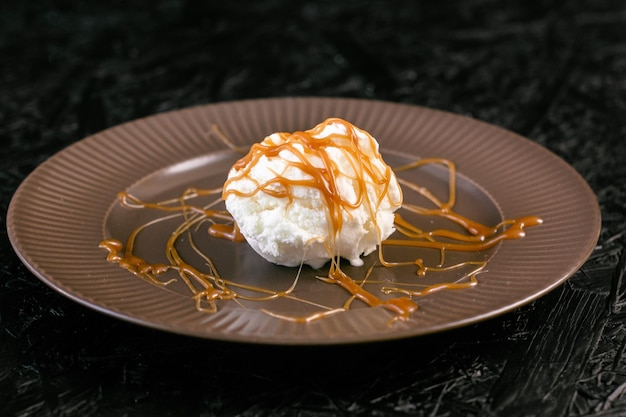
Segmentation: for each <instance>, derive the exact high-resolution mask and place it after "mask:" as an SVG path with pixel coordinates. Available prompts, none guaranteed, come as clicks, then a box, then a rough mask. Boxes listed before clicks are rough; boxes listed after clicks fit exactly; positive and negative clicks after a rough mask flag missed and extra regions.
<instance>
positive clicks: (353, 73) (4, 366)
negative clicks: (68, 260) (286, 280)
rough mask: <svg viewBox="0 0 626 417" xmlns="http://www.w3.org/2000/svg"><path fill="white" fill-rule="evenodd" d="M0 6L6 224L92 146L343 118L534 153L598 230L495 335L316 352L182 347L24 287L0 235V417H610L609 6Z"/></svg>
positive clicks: (622, 31) (621, 92) (617, 56)
mask: <svg viewBox="0 0 626 417" xmlns="http://www.w3.org/2000/svg"><path fill="white" fill-rule="evenodd" d="M8 3H10V2H8V1H3V2H1V4H0V141H1V149H2V151H1V156H0V215H1V216H2V220H3V223H4V221H5V220H6V216H5V215H6V210H7V207H8V204H9V201H10V198H11V195H12V194H13V192H14V191H15V190H16V188H17V187H18V185H19V184H20V182H21V181H22V180H24V178H25V177H26V176H27V175H28V174H29V173H30V172H31V171H32V170H33V169H34V168H35V167H36V166H37V165H38V164H39V163H41V162H42V161H44V160H45V159H46V158H48V157H49V156H51V155H52V154H54V153H55V152H57V151H60V150H61V149H63V148H64V147H66V146H68V145H70V144H72V143H74V142H76V141H77V140H79V139H81V138H83V137H84V136H86V135H88V134H90V133H93V132H96V131H99V130H101V129H104V128H107V127H110V126H113V125H116V124H119V123H121V122H125V121H128V120H132V119H135V118H138V117H141V116H146V115H151V114H154V113H157V112H162V111H166V110H170V109H178V108H182V107H186V106H190V105H195V104H204V103H210V102H220V101H226V100H234V99H245V98H256V97H275V96H344V97H365V98H373V99H382V100H390V101H397V102H406V103H413V104H419V105H425V106H430V107H435V108H439V109H444V110H449V111H453V112H456V113H461V114H465V115H470V116H473V117H475V118H478V119H481V120H484V121H487V122H490V123H494V124H496V125H499V126H502V127H505V128H507V129H510V130H513V131H515V132H518V133H520V134H522V135H524V136H526V137H529V138H530V139H532V140H535V141H537V142H538V143H540V144H542V145H544V146H546V147H547V148H548V149H550V150H552V151H553V152H555V153H556V154H558V155H559V156H561V157H562V158H564V159H565V160H566V161H567V162H569V163H570V164H572V165H573V166H574V168H575V169H576V170H577V171H578V172H580V174H581V175H583V177H584V178H585V179H586V180H587V181H588V182H589V184H590V185H591V187H592V188H593V190H594V191H595V193H596V195H597V197H598V200H599V202H600V206H601V209H602V216H603V228H602V233H601V237H600V241H599V243H598V247H597V248H596V250H595V252H594V253H593V255H592V256H591V258H590V260H589V261H588V262H587V263H586V264H585V266H584V267H583V268H582V269H581V271H579V272H578V273H576V274H575V276H574V277H573V278H572V279H571V280H570V281H568V282H567V283H566V284H564V285H563V286H561V287H560V288H559V289H557V290H555V291H554V292H552V293H550V294H549V295H547V296H546V297H544V298H542V299H540V300H538V301H536V302H534V303H532V304H530V305H528V306H526V307H523V308H521V309H519V310H517V311H515V312H513V313H510V314H507V315H504V316H501V317H499V318H497V319H494V320H490V321H488V322H485V323H481V324H478V325H474V326H470V327H467V328H463V329H459V330H455V331H451V332H447V333H443V334H438V335H433V336H428V337H421V338H414V339H409V340H401V341H396V342H389V343H379V344H365V345H355V346H328V347H320V348H316V347H307V348H297V347H270V346H249V345H243V344H242V345H238V344H230V343H224V342H213V341H208V340H198V339H192V338H187V337H182V336H176V335H170V334H166V333H162V332H159V331H156V330H150V329H146V328H142V327H137V326H134V325H131V324H128V323H125V322H122V321H118V320H116V319H113V318H110V317H107V316H104V315H101V314H99V313H96V312H94V311H91V310H89V309H87V308H85V307H82V306H80V305H78V304H75V303H73V302H72V301H69V300H68V299H66V298H64V297H62V296H61V295H59V294H57V293H56V292H54V291H53V290H51V289H49V288H48V287H46V286H45V285H44V284H42V283H40V282H39V281H38V280H37V279H36V278H35V277H34V276H33V275H32V274H31V273H30V272H28V270H27V269H26V268H25V267H24V266H22V265H21V263H20V262H19V260H18V258H17V256H16V255H15V254H14V252H13V251H12V249H11V248H10V245H9V242H8V238H7V235H6V229H4V228H2V229H1V230H0V268H1V269H0V271H1V272H0V415H1V416H26V415H29V416H30V415H33V416H126V415H128V416H144V415H146V416H147V415H150V416H194V415H198V416H292V415H299V416H331V415H333V416H335V415H363V416H372V415H374V416H375V415H381V416H385V415H392V416H496V415H497V416H499V415H503V416H534V415H540V416H566V415H567V416H609V415H626V353H625V350H626V321H625V320H624V318H625V317H626V282H625V278H624V270H625V269H626V267H625V265H624V263H625V255H624V245H625V242H626V236H624V231H625V228H626V213H625V211H626V201H625V196H626V167H625V166H626V156H625V155H626V149H625V148H626V145H625V144H626V3H624V2H623V1H620V0H600V1H595V0H572V1H561V2H558V1H548V0H545V1H538V0H532V1H521V0H520V1H506V2H504V1H495V0H466V1H447V0H440V1H437V2H418V1H413V2H409V1H394V2H391V1H390V2H385V1H370V2H357V1H343V2H340V1H325V2H312V1H309V2H297V1H293V2H288V1H275V0H263V1H246V2H236V1H233V2H230V3H228V4H226V3H224V2H220V3H217V2H209V1H199V0H197V1H196V0H188V1H184V0H168V1H140V0H137V1H126V2H122V1H111V2H107V3H106V4H104V2H103V4H99V5H94V4H92V3H91V2H89V3H88V2H78V1H70V0H67V1H38V2H23V4H18V2H13V3H15V4H13V5H10V4H8ZM575 209H576V208H575V207H572V210H575ZM572 227H576V225H572Z"/></svg>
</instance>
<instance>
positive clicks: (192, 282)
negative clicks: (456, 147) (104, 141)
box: [100, 118, 542, 323]
mask: <svg viewBox="0 0 626 417" xmlns="http://www.w3.org/2000/svg"><path fill="white" fill-rule="evenodd" d="M329 123H341V124H343V125H344V127H345V132H346V133H333V134H330V135H328V136H327V137H324V138H321V139H320V138H319V137H316V136H318V135H319V134H320V133H321V132H322V131H323V130H324V129H325V128H326V127H327V125H328V124H329ZM355 129H358V128H356V127H354V126H353V125H351V124H350V123H348V122H346V121H344V120H341V119H336V118H333V119H328V120H326V121H325V122H324V123H321V124H319V125H318V126H316V127H315V128H313V129H311V130H308V131H302V132H294V133H278V135H279V138H280V141H279V143H278V144H275V143H272V141H271V140H270V139H269V138H266V139H265V140H264V141H263V142H261V143H256V144H254V145H252V146H251V148H250V150H249V152H248V153H247V154H246V155H245V156H244V157H242V158H241V159H240V160H238V161H237V162H236V163H235V164H234V166H233V168H234V169H235V170H236V171H237V174H236V176H234V177H232V178H229V179H227V180H226V182H225V184H224V187H222V188H219V189H211V190H201V189H188V190H185V191H184V192H183V193H182V194H181V196H180V197H179V198H176V199H172V200H168V201H163V202H156V203H153V202H145V201H141V200H139V199H137V198H135V197H133V196H132V195H130V194H128V193H126V192H121V193H119V194H118V198H119V201H120V203H121V204H122V205H123V206H124V207H128V208H134V209H152V210H159V211H162V212H163V213H164V218H165V217H167V218H170V217H172V216H178V218H180V219H181V221H180V224H179V225H178V227H177V228H176V229H175V230H174V231H173V232H172V235H171V236H170V237H169V239H168V241H167V244H166V247H165V251H166V254H167V259H168V261H169V263H168V264H163V263H159V264H151V263H149V262H147V261H146V260H144V259H141V258H139V257H137V256H136V255H135V254H134V246H135V241H136V238H137V236H138V235H139V234H140V233H141V232H142V231H143V230H144V229H145V228H147V227H150V226H151V225H153V224H155V223H157V222H158V221H159V219H157V220H155V221H152V222H149V223H147V224H144V225H141V226H140V227H138V228H137V229H135V230H134V231H132V233H131V234H130V236H129V237H128V239H127V241H126V243H125V244H122V243H121V242H120V241H119V240H116V239H113V238H110V239H105V240H103V241H102V242H101V243H100V247H101V248H103V249H105V250H107V251H108V256H107V260H108V261H109V262H114V263H117V264H119V266H120V267H122V268H124V269H127V270H128V271H130V272H131V273H133V274H135V275H137V276H139V277H141V278H143V279H146V280H149V281H150V282H152V283H154V284H156V285H160V286H164V285H168V284H170V283H171V280H163V279H161V278H160V276H162V275H163V274H164V273H165V272H166V271H171V270H173V271H176V273H177V276H178V278H179V279H181V280H182V281H183V282H184V283H185V284H186V285H187V287H188V288H189V291H190V294H191V296H192V297H193V299H194V300H195V303H196V308H198V309H199V310H202V311H206V312H209V313H210V312H215V311H217V309H218V304H217V302H218V300H224V301H225V300H228V301H232V302H236V303H239V304H240V301H241V300H247V301H269V300H272V299H277V298H283V297H286V298H291V299H293V300H295V301H299V302H304V303H309V302H308V301H307V300H305V299H302V298H300V297H298V296H295V295H294V289H295V288H296V287H297V283H298V280H299V277H300V272H301V269H302V267H301V268H300V269H298V270H297V273H295V278H294V280H293V282H292V284H291V286H290V287H289V288H286V289H284V290H281V291H276V290H270V289H268V288H264V287H261V286H252V285H244V284H241V283H238V282H235V281H233V280H229V279H228V278H227V277H223V276H221V275H220V273H219V271H218V268H217V267H216V266H215V264H214V262H213V260H212V259H211V257H210V254H205V253H202V251H200V250H199V249H197V247H196V246H195V245H194V248H195V249H196V252H197V253H198V254H199V255H200V256H201V257H202V258H203V259H204V263H205V264H206V270H203V271H200V270H199V269H198V268H196V267H194V266H192V265H190V264H188V263H187V262H186V261H185V260H184V259H183V258H182V257H181V256H180V254H179V252H178V250H177V248H176V242H177V241H178V240H179V239H180V238H181V237H182V236H189V239H191V236H190V235H189V232H190V231H191V230H194V229H197V228H199V227H206V230H207V234H208V235H209V236H211V237H213V238H218V239H217V241H219V240H222V239H226V240H230V241H232V242H245V238H244V237H243V236H242V234H241V233H240V232H239V229H238V227H237V224H236V223H235V221H234V220H233V218H232V217H231V216H230V214H229V213H228V212H227V211H226V210H218V209H215V207H217V205H218V204H219V203H220V202H221V199H225V198H226V197H227V196H228V195H229V194H231V193H232V194H238V195H240V196H246V197H253V196H254V195H255V194H256V193H261V192H263V193H267V194H269V195H271V196H274V197H276V198H286V199H288V201H290V202H292V200H293V196H292V194H291V192H290V190H291V187H292V186H304V187H312V188H315V189H317V190H319V191H320V195H321V196H322V198H323V200H324V201H323V202H324V206H325V207H326V209H327V218H328V219H329V221H328V227H329V230H328V232H329V233H328V236H329V242H326V244H327V245H328V247H329V249H330V252H331V253H333V254H334V255H333V256H332V257H331V260H330V266H329V267H328V272H327V274H326V275H325V276H319V277H318V279H320V280H322V281H324V282H327V283H329V284H336V285H338V286H340V287H341V288H342V289H343V290H345V291H346V292H347V293H348V294H349V298H348V300H347V301H346V303H345V304H344V306H343V307H342V308H332V307H330V306H324V305H320V306H319V311H318V312H315V313H313V314H309V315H306V316H304V317H294V316H286V315H283V314H280V313H277V312H273V311H270V310H268V309H263V310H262V311H264V312H266V313H267V314H269V315H271V316H274V317H277V318H281V319H285V320H291V321H295V322H302V323H307V322H311V321H315V320H319V319H323V318H325V317H328V316H330V315H332V314H336V313H338V312H340V311H344V310H348V309H350V305H351V303H352V302H353V301H354V300H358V301H360V302H363V303H365V304H366V305H368V306H371V307H378V306H380V307H383V308H384V309H386V310H388V311H390V312H391V313H392V318H391V320H390V321H391V322H393V321H395V320H408V319H410V317H411V316H412V314H413V313H414V312H415V311H416V310H417V309H418V305H417V303H416V302H415V298H417V297H421V296H426V295H429V294H432V293H434V292H437V291H442V290H461V289H467V288H470V287H473V286H475V285H477V284H478V279H477V275H478V274H479V273H481V272H483V271H484V269H485V267H486V261H485V262H476V261H463V262H458V263H455V264H453V265H448V266H444V264H445V254H446V253H447V252H450V251H454V252H479V251H484V250H486V249H488V248H491V247H493V246H494V245H496V244H498V243H500V242H502V241H504V240H510V239H519V238H523V237H524V236H525V233H526V231H525V229H526V228H527V227H531V226H536V225H539V224H541V223H542V220H541V219H540V218H539V217H536V216H525V217H520V218H517V219H507V220H504V221H502V222H501V223H500V224H497V225H495V226H487V225H483V224H480V223H478V222H476V221H474V220H472V219H469V218H466V217H465V216H463V215H461V214H459V213H456V212H455V211H454V205H455V200H456V168H455V166H454V163H453V162H452V161H449V160H445V159H438V158H430V159H420V160H418V161H415V162H413V163H411V164H408V165H404V166H401V167H396V168H395V169H394V170H393V171H392V169H391V168H390V167H389V166H388V165H386V164H384V163H382V164H375V163H374V162H373V160H372V156H371V155H366V154H364V153H363V152H362V147H363V143H359V138H358V137H357V135H356V133H355V132H356V131H355ZM361 132H362V131H361ZM365 133H366V132H365ZM366 137H367V138H369V140H370V143H369V145H368V146H369V149H370V150H371V149H374V150H375V152H374V158H375V159H376V158H380V162H382V158H381V157H380V154H379V153H378V146H377V144H376V143H375V140H374V139H373V138H372V137H371V136H369V134H366ZM362 140H363V137H361V141H362ZM329 146H333V147H336V148H339V149H340V150H341V151H342V152H344V153H345V154H346V155H348V156H349V159H350V160H351V161H352V162H351V164H352V166H353V171H354V172H355V173H356V174H355V175H353V176H352V177H351V180H352V183H353V184H354V188H355V194H356V198H355V199H354V200H351V201H348V200H346V199H344V198H342V197H341V195H340V193H339V191H338V184H337V182H336V178H337V176H338V173H337V169H336V163H335V162H334V161H333V160H332V159H331V158H330V157H329V156H328V154H327V153H325V152H323V150H324V149H325V148H326V147H329ZM284 150H287V151H289V152H290V154H292V155H294V156H295V158H294V160H293V161H290V162H289V164H290V165H292V166H293V167H295V168H297V169H299V170H301V171H302V172H305V173H306V174H308V178H306V179H302V180H297V181H294V180H289V179H287V178H285V177H283V176H281V175H276V177H274V178H272V179H270V180H268V181H267V182H265V183H259V182H256V181H255V188H254V189H253V190H252V191H251V192H248V193H242V192H241V191H239V190H237V189H234V188H231V189H228V188H227V186H228V184H229V183H230V182H232V181H234V180H236V179H240V178H248V179H249V174H250V170H251V169H252V167H254V166H255V164H256V163H257V162H258V161H259V159H260V158H261V157H263V156H265V157H272V156H276V155H278V154H279V153H280V152H282V151H284ZM312 159H315V160H316V161H318V163H317V165H314V164H313V163H311V160H312ZM320 161H321V166H322V167H321V168H320V163H319V162H320ZM429 164H438V165H443V166H444V167H446V168H447V171H448V173H449V177H448V199H447V201H441V200H440V199H438V198H437V197H435V196H434V195H433V194H432V193H431V192H430V191H429V190H428V189H426V188H423V187H420V186H419V185H418V184H415V183H412V182H408V181H406V180H401V179H399V180H398V181H399V183H400V184H401V185H402V187H403V189H402V190H403V191H402V192H403V193H406V192H409V191H411V192H415V193H417V194H419V195H421V196H422V197H424V198H426V199H427V200H428V201H430V203H432V204H431V205H432V208H426V207H422V206H417V205H413V204H408V203H403V202H402V192H401V193H400V199H399V201H392V202H391V204H392V205H395V206H398V207H400V206H401V209H400V211H406V212H408V213H414V214H417V215H420V216H435V217H440V218H443V219H445V220H446V221H449V222H450V223H451V224H456V225H458V226H460V227H461V228H462V229H463V230H464V232H459V231H453V230H449V229H438V230H432V231H424V230H421V229H419V228H418V227H417V226H415V225H414V224H412V223H411V222H409V221H407V220H406V219H405V217H404V216H403V215H402V214H401V213H399V212H396V214H395V227H396V231H397V233H396V235H399V236H397V237H396V236H395V235H394V237H393V238H390V239H387V240H385V241H383V242H379V244H378V261H379V265H378V266H379V267H386V268H394V267H399V266H412V267H415V269H416V277H415V278H414V279H415V280H416V282H412V283H405V284H403V283H390V285H386V286H383V287H382V288H381V289H380V292H381V295H376V294H374V293H372V292H371V291H368V290H367V289H366V288H365V286H366V283H367V282H370V283H371V282H373V281H371V280H370V281H368V280H369V279H370V276H371V274H370V273H371V272H372V270H371V269H370V270H369V271H368V274H367V276H366V278H364V279H363V280H361V281H358V280H355V279H353V278H352V277H350V276H348V275H347V274H346V273H345V272H344V271H343V270H342V268H341V266H340V256H339V254H337V253H336V251H335V250H334V248H335V241H336V239H337V237H338V236H339V234H340V233H341V230H342V222H343V220H342V219H343V216H342V212H344V211H346V210H349V209H353V208H357V207H359V206H362V205H366V206H367V210H368V213H369V214H370V217H371V218H372V219H373V222H374V225H375V226H376V227H378V226H377V225H376V224H375V223H376V210H377V205H378V204H380V202H381V201H382V200H383V198H386V196H387V194H388V193H387V191H388V189H389V186H390V184H391V182H392V181H396V177H395V173H397V172H402V171H407V170H412V169H416V168H418V167H421V166H425V165H429ZM370 185H374V187H371V186H370ZM368 186H369V187H368ZM368 190H377V191H376V193H377V194H376V196H375V198H374V201H375V202H376V204H372V203H371V201H370V198H369V197H368ZM207 196H208V197H210V196H215V200H214V201H213V202H212V203H210V204H208V205H206V206H197V205H194V204H193V201H194V200H195V199H196V198H198V197H207ZM220 197H221V199H220ZM192 244H193V242H192ZM241 244H245V243H241ZM390 247H413V248H417V249H421V248H423V249H434V250H437V251H439V253H440V262H439V264H438V265H433V266H428V265H425V264H424V262H423V260H422V259H420V258H414V259H407V260H406V261H402V262H389V261H387V260H386V259H385V256H384V252H385V249H386V248H390ZM416 253H419V251H416ZM462 268H465V269H468V271H469V272H467V273H465V275H464V277H463V278H462V279H460V280H456V281H454V282H441V283H437V284H433V285H423V284H422V285H420V284H419V278H420V277H424V276H426V275H427V274H437V273H439V272H446V271H452V270H457V269H462ZM294 270H295V269H294ZM266 279H268V278H266ZM414 286H419V289H418V290H413V289H411V288H412V287H414ZM250 294H253V295H250ZM389 294H399V295H398V296H394V297H387V295H389ZM240 305H241V304H240Z"/></svg>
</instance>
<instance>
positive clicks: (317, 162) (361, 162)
mask: <svg viewBox="0 0 626 417" xmlns="http://www.w3.org/2000/svg"><path fill="white" fill-rule="evenodd" d="M223 197H224V200H225V202H226V209H227V210H228V211H229V212H230V214H231V215H232V216H233V218H234V219H235V221H236V223H237V225H238V227H239V230H240V232H241V233H242V234H243V236H244V237H245V238H246V240H247V242H248V243H249V244H250V246H251V247H252V248H253V249H254V250H255V251H256V252H257V253H259V254H260V255H261V256H262V257H264V258H265V259H267V260H268V261H270V262H273V263H276V264H279V265H286V266H298V265H300V264H301V263H304V264H308V265H310V266H312V267H313V268H320V267H321V266H323V265H324V264H325V263H326V262H327V261H328V260H329V259H332V258H338V257H343V258H345V259H347V260H349V261H350V263H351V264H352V265H354V266H360V265H362V264H363V260H362V259H361V255H367V254H369V253H371V252H372V251H374V250H375V249H376V247H377V245H379V244H380V243H381V242H382V241H383V240H385V239H386V238H387V237H389V235H391V233H393V231H394V226H393V224H394V211H395V210H396V209H398V208H399V207H400V205H401V203H402V192H401V189H400V186H399V184H398V182H397V179H396V177H395V175H394V173H393V171H392V170H391V168H390V167H389V166H388V165H387V164H385V162H384V161H383V159H382V157H381V155H380V153H379V150H378V142H377V141H376V140H375V139H374V138H373V137H372V136H371V135H370V134H369V133H367V132H365V131H364V130H361V129H359V128H357V127H355V126H353V125H352V124H350V123H348V122H346V121H344V120H341V119H336V118H333V119H328V120H326V121H324V122H323V123H320V124H319V125H317V126H315V127H314V128H312V129H310V130H307V131H301V132H294V133H274V134H272V135H270V136H268V137H266V138H265V139H264V140H263V141H262V142H260V143H257V144H254V145H253V146H252V147H251V148H250V151H249V153H248V154H247V155H246V156H245V157H243V158H242V159H240V160H239V161H238V162H236V163H235V164H234V165H233V167H232V168H231V170H230V172H229V174H228V179H227V180H226V182H225V184H224V192H223Z"/></svg>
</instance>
